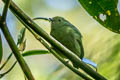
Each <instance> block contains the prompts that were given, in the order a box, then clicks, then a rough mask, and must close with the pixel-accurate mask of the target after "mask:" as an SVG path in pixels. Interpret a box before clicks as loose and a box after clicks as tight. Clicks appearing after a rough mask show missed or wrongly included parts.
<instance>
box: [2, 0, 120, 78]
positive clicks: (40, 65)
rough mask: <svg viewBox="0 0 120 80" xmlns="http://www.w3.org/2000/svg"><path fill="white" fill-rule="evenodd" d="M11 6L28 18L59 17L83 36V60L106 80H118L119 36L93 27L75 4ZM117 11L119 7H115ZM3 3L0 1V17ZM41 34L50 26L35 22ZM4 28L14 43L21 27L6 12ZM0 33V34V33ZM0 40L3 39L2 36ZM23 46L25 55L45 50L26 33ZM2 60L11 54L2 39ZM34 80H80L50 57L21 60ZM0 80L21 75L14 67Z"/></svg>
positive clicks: (40, 1) (57, 0)
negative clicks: (18, 9)
mask: <svg viewBox="0 0 120 80" xmlns="http://www.w3.org/2000/svg"><path fill="white" fill-rule="evenodd" d="M14 2H15V3H16V4H17V5H18V6H19V7H20V8H21V9H22V10H24V12H25V13H26V14H27V15H29V16H30V17H31V18H34V17H38V16H40V17H54V16H62V17H64V18H66V19H67V20H69V21H70V22H71V23H72V24H74V25H75V26H76V27H77V28H78V29H79V30H80V32H81V33H82V35H83V45H84V50H85V57H86V58H89V59H91V60H92V61H94V62H96V63H97V64H98V72H99V73H100V74H102V75H104V76H105V77H107V78H108V79H109V80H120V35H119V34H116V33H113V32H111V31H109V30H107V29H106V28H104V27H102V26H101V25H100V24H99V23H97V22H96V21H95V20H94V19H93V18H92V17H91V16H90V15H89V14H88V13H87V12H86V11H85V10H84V9H83V8H82V6H81V5H80V4H79V3H78V1H77V0H19V1H18V0H14ZM119 7H120V6H119ZM2 9H3V3H2V2H1V1H0V13H1V12H2ZM36 23H37V24H39V25H40V26H41V27H42V28H43V29H44V30H45V31H47V32H48V33H49V32H50V23H49V22H46V21H43V20H41V21H36ZM7 24H8V26H9V29H10V32H11V34H12V36H13V37H14V40H15V41H17V35H18V34H19V31H20V29H21V28H22V27H24V26H23V25H22V24H21V23H20V22H19V21H18V20H17V19H16V17H15V16H14V15H13V14H12V13H11V12H10V11H9V13H8V17H7ZM0 32H1V31H0ZM2 37H3V35H2ZM25 38H26V40H27V46H26V49H25V51H27V50H34V49H45V48H44V47H43V46H42V44H40V43H39V42H38V41H37V40H35V38H34V37H33V36H32V34H31V33H30V32H28V31H27V32H26V37H25ZM3 46H4V58H3V61H2V63H3V62H4V61H5V60H6V58H7V56H8V55H9V53H10V52H11V51H10V49H9V46H8V44H7V42H6V41H5V39H4V38H3ZM25 60H26V61H27V63H28V65H29V67H30V69H31V71H32V73H33V75H34V76H35V79H36V80H81V78H79V77H78V76H77V75H76V74H74V73H73V72H72V71H70V70H69V69H68V68H66V67H64V65H62V64H61V62H59V61H58V60H57V59H56V58H55V57H54V56H53V55H52V54H48V55H39V56H30V57H25ZM14 61H15V58H14V57H12V59H11V60H10V61H9V64H7V66H6V67H5V68H4V70H2V71H1V73H2V72H4V71H6V70H7V69H9V67H10V66H11V65H12V64H13V62H14ZM1 80H24V75H23V73H22V71H21V69H20V67H19V65H18V64H17V65H16V66H15V68H14V69H13V70H12V71H11V72H10V73H9V74H8V75H6V76H5V77H4V78H2V79H1Z"/></svg>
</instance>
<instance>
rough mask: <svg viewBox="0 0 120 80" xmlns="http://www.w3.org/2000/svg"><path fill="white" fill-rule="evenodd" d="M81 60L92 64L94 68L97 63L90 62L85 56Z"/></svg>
mask: <svg viewBox="0 0 120 80" xmlns="http://www.w3.org/2000/svg"><path fill="white" fill-rule="evenodd" d="M82 61H83V62H84V63H86V64H89V65H91V66H93V67H94V68H96V69H97V64H96V63H94V62H92V61H91V60H89V59H87V58H83V59H82Z"/></svg>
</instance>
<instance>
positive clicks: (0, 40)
mask: <svg viewBox="0 0 120 80" xmlns="http://www.w3.org/2000/svg"><path fill="white" fill-rule="evenodd" d="M2 57H3V48H2V39H1V35H0V63H1V61H2Z"/></svg>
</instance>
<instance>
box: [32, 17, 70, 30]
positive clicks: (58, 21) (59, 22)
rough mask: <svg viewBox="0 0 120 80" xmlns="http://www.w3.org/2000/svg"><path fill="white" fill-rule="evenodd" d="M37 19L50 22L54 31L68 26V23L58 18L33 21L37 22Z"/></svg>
mask: <svg viewBox="0 0 120 80" xmlns="http://www.w3.org/2000/svg"><path fill="white" fill-rule="evenodd" d="M37 19H43V20H47V21H49V22H51V28H54V29H55V28H60V27H62V26H64V25H69V22H68V21H67V20H65V19H64V18H63V17H60V16H56V17H53V18H44V17H37V18H34V19H33V20H37Z"/></svg>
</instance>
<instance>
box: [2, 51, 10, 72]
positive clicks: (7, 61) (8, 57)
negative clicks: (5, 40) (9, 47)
mask: <svg viewBox="0 0 120 80" xmlns="http://www.w3.org/2000/svg"><path fill="white" fill-rule="evenodd" d="M11 57H12V53H10V55H9V56H8V58H7V60H6V61H5V62H4V63H3V65H2V66H1V67H0V70H2V69H3V67H4V66H5V65H6V64H7V63H8V61H9V60H10V58H11Z"/></svg>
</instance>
